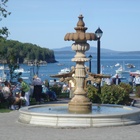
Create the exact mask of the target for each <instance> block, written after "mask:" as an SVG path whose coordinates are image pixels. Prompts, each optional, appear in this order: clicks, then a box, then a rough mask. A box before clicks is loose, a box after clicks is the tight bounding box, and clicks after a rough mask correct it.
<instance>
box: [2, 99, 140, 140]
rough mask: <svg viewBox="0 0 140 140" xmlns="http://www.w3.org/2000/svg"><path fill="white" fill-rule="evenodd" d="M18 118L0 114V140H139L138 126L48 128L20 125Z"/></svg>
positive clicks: (11, 114) (139, 131) (14, 112)
mask: <svg viewBox="0 0 140 140" xmlns="http://www.w3.org/2000/svg"><path fill="white" fill-rule="evenodd" d="M57 102H59V101H57ZM64 102H67V101H65V100H64ZM18 117H19V111H18V110H15V111H11V112H10V113H0V140H140V124H138V125H130V126H119V127H102V128H49V127H44V126H34V125H28V124H21V123H19V122H18Z"/></svg>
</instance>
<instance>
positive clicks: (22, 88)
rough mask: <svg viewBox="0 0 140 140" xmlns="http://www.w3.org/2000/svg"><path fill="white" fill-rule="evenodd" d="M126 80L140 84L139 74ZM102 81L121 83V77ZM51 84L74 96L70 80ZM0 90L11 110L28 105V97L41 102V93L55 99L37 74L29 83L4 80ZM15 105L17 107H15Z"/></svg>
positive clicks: (73, 88) (109, 83)
mask: <svg viewBox="0 0 140 140" xmlns="http://www.w3.org/2000/svg"><path fill="white" fill-rule="evenodd" d="M128 81H129V84H130V85H131V86H140V76H139V75H136V76H132V75H130V77H129V80H128ZM104 83H106V84H107V85H112V84H115V85H119V84H120V83H121V79H120V78H119V77H118V75H116V77H115V78H113V79H111V78H106V79H104ZM53 86H54V87H56V86H58V87H59V86H60V87H61V88H62V91H61V92H62V93H63V92H64V93H69V98H72V97H73V96H74V90H75V84H74V82H73V81H72V80H70V81H69V83H68V84H67V83H63V85H58V83H57V82H56V79H54V81H53V84H51V87H53ZM31 87H33V88H31ZM0 91H1V92H2V94H3V97H4V99H5V100H6V101H7V102H8V106H9V108H10V109H12V110H14V109H19V108H20V107H21V106H22V105H23V103H24V105H25V106H29V105H30V97H32V98H34V99H35V101H36V103H37V104H40V103H41V101H42V100H41V99H42V97H43V96H42V95H46V96H47V97H48V98H49V99H50V100H51V101H56V100H57V95H56V93H55V91H53V90H51V89H50V85H49V82H48V80H45V81H42V80H41V78H39V77H38V76H37V75H35V76H34V77H33V81H32V83H31V85H29V84H28V83H26V82H25V81H24V80H23V79H22V78H19V79H18V83H17V84H16V85H11V84H10V82H8V81H5V82H4V83H3V86H2V87H0ZM15 106H16V107H17V108H15Z"/></svg>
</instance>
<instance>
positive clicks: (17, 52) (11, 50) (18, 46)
mask: <svg viewBox="0 0 140 140" xmlns="http://www.w3.org/2000/svg"><path fill="white" fill-rule="evenodd" d="M11 56H14V57H15V58H16V59H19V63H24V62H27V61H35V60H37V61H47V62H48V63H49V62H55V57H54V52H53V50H50V49H48V48H41V47H40V46H37V45H33V44H31V43H21V42H18V41H13V40H5V41H1V39H0V59H2V60H3V59H6V60H7V59H8V58H9V57H11Z"/></svg>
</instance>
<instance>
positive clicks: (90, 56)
mask: <svg viewBox="0 0 140 140" xmlns="http://www.w3.org/2000/svg"><path fill="white" fill-rule="evenodd" d="M88 58H89V72H91V59H92V55H89V56H88ZM89 84H91V81H89Z"/></svg>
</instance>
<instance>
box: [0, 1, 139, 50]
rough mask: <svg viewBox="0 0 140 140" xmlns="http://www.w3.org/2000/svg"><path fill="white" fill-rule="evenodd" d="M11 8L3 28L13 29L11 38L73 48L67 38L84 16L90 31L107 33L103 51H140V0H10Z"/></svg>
mask: <svg viewBox="0 0 140 140" xmlns="http://www.w3.org/2000/svg"><path fill="white" fill-rule="evenodd" d="M7 6H8V7H7V10H9V11H10V12H11V15H10V16H8V17H7V18H6V19H3V20H2V21H1V25H0V26H6V27H7V28H8V29H9V31H10V35H9V37H8V39H12V40H17V41H20V42H23V43H32V44H36V45H39V46H40V47H45V48H49V49H54V48H62V47H66V46H71V45H72V43H74V42H73V41H64V37H65V35H66V34H67V33H75V32H76V31H75V30H74V27H76V26H77V22H78V16H79V15H81V14H82V15H83V17H84V18H83V20H84V23H85V27H87V28H88V29H87V31H86V32H90V33H94V32H95V31H96V29H97V28H98V27H100V28H101V30H102V31H103V35H102V37H101V48H106V49H111V50H115V51H140V37H139V33H140V8H139V7H140V0H9V2H8V3H7ZM88 43H89V44H90V46H94V47H96V46H97V41H88Z"/></svg>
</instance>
